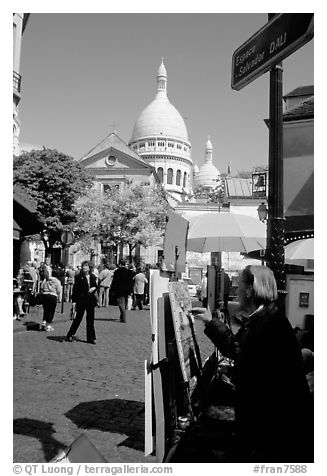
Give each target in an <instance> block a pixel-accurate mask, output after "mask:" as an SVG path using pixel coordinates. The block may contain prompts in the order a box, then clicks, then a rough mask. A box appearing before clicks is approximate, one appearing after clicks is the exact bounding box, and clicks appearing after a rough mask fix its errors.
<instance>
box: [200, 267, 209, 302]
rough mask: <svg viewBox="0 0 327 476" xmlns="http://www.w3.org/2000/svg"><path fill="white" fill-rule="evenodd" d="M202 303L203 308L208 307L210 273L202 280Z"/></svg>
mask: <svg viewBox="0 0 327 476" xmlns="http://www.w3.org/2000/svg"><path fill="white" fill-rule="evenodd" d="M201 301H202V306H203V307H207V306H208V273H205V275H204V276H203V278H202V280H201Z"/></svg>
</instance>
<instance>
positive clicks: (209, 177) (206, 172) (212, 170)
mask: <svg viewBox="0 0 327 476" xmlns="http://www.w3.org/2000/svg"><path fill="white" fill-rule="evenodd" d="M212 151H213V147H212V143H211V140H210V137H208V140H207V142H206V149H205V162H204V164H203V165H201V167H200V168H199V172H198V173H197V174H196V176H195V180H194V181H195V188H197V189H198V188H211V189H214V188H216V187H217V186H218V185H219V182H220V172H219V170H218V169H217V167H215V166H214V165H213V163H212Z"/></svg>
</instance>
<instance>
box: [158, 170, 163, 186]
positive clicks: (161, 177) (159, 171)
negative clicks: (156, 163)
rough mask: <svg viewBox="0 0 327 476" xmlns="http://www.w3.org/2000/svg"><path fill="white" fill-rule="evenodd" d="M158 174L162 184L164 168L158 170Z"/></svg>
mask: <svg viewBox="0 0 327 476" xmlns="http://www.w3.org/2000/svg"><path fill="white" fill-rule="evenodd" d="M157 174H158V177H159V181H160V183H163V168H162V167H158V168H157Z"/></svg>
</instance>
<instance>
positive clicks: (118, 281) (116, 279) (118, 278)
mask: <svg viewBox="0 0 327 476" xmlns="http://www.w3.org/2000/svg"><path fill="white" fill-rule="evenodd" d="M111 290H112V292H113V293H114V294H115V296H128V295H129V294H132V293H133V272H132V271H131V270H129V269H127V268H125V267H123V266H121V267H119V268H117V269H116V271H115V272H114V276H113V278H112V282H111Z"/></svg>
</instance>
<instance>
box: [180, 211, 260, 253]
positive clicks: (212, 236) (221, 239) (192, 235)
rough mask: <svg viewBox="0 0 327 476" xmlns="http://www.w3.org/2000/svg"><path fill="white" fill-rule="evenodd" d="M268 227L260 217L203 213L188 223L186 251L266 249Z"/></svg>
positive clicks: (243, 251)
mask: <svg viewBox="0 0 327 476" xmlns="http://www.w3.org/2000/svg"><path fill="white" fill-rule="evenodd" d="M266 232H267V228H266V225H265V224H264V223H262V222H261V221H259V220H258V219H257V218H253V217H251V216H247V215H240V214H236V213H204V214H203V215H199V216H196V217H192V218H190V220H189V232H188V239H187V250H188V251H196V252H198V253H206V252H218V251H239V252H242V253H248V252H249V251H253V250H259V249H265V248H266Z"/></svg>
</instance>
